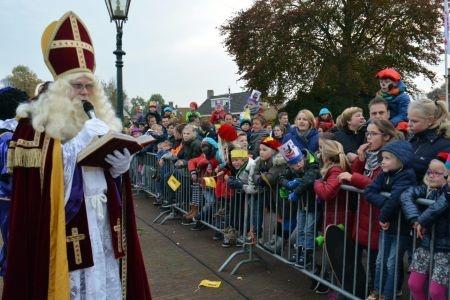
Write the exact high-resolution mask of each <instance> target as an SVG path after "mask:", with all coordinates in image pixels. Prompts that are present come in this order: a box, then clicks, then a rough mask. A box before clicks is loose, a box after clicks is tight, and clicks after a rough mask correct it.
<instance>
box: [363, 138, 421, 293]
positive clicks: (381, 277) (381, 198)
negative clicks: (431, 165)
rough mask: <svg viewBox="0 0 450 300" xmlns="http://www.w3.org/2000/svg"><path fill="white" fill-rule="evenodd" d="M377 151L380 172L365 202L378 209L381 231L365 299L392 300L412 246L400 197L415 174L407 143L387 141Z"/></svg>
mask: <svg viewBox="0 0 450 300" xmlns="http://www.w3.org/2000/svg"><path fill="white" fill-rule="evenodd" d="M380 152H381V156H382V160H381V170H382V172H381V173H380V174H379V175H378V176H377V178H376V179H375V180H374V181H373V182H372V183H371V184H370V185H368V186H367V187H366V189H365V191H364V197H365V198H366V200H367V201H368V202H369V203H371V204H372V205H374V206H375V207H377V208H378V209H380V216H379V218H378V221H379V225H380V227H381V229H382V230H381V233H380V236H379V240H378V249H379V250H378V255H377V260H376V263H375V278H374V287H373V291H372V293H371V295H370V296H369V298H368V299H386V300H391V299H395V296H396V295H395V292H396V290H401V286H402V284H403V259H402V258H403V255H404V254H405V252H406V250H407V249H408V247H410V244H411V241H410V240H411V239H410V236H409V232H410V228H409V225H408V223H407V222H406V220H405V218H404V217H403V216H402V214H401V204H400V195H401V194H402V193H403V192H404V191H405V190H406V189H408V188H409V187H410V186H413V185H415V184H416V174H415V173H414V170H413V169H412V168H411V166H410V165H411V161H412V159H413V157H414V152H413V149H412V146H411V144H410V143H409V142H407V141H401V140H400V141H393V142H390V143H388V144H386V145H385V146H383V148H381V150H380ZM385 193H389V194H387V195H386V194H385ZM396 274H397V277H396ZM395 283H397V285H396V286H395Z"/></svg>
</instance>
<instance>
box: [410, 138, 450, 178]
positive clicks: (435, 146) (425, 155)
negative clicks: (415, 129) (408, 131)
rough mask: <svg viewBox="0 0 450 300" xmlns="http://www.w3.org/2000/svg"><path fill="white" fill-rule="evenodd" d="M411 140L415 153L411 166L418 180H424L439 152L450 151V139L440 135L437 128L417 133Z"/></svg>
mask: <svg viewBox="0 0 450 300" xmlns="http://www.w3.org/2000/svg"><path fill="white" fill-rule="evenodd" d="M409 142H410V143H411V146H412V147H413V150H414V154H415V155H414V159H413V161H412V163H411V166H412V168H413V169H414V171H415V172H416V177H417V182H421V181H422V179H423V177H424V176H425V172H426V170H427V169H428V164H429V163H430V161H431V160H432V159H433V158H435V157H436V156H437V154H438V153H439V152H441V151H446V152H450V139H446V138H445V137H443V136H442V135H439V134H438V133H437V131H436V129H428V130H425V131H423V132H420V133H418V134H415V135H414V136H412V137H411V138H410V140H409Z"/></svg>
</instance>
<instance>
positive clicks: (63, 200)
mask: <svg viewBox="0 0 450 300" xmlns="http://www.w3.org/2000/svg"><path fill="white" fill-rule="evenodd" d="M42 48H43V54H44V59H45V62H46V65H47V66H48V67H49V70H50V72H51V73H52V75H53V77H54V79H55V81H54V82H53V83H52V84H50V86H49V88H48V90H47V92H45V93H43V94H41V95H40V96H39V97H38V98H37V99H36V100H35V101H33V102H30V103H26V104H22V105H21V106H19V108H18V110H17V112H18V118H20V120H19V124H18V126H17V129H16V131H15V133H14V135H13V137H12V140H11V142H10V148H9V150H8V151H9V152H8V168H9V169H10V170H12V182H13V186H12V197H11V203H12V205H11V214H10V219H11V220H10V223H9V224H10V228H9V230H10V231H9V239H10V241H9V247H8V252H9V253H10V254H11V255H9V256H8V267H7V270H6V276H5V281H4V289H3V299H69V297H70V298H72V299H121V298H122V295H125V296H126V297H127V298H128V299H150V298H151V296H150V289H149V286H148V280H147V276H146V272H145V267H144V264H143V258H142V253H141V249H140V245H139V239H138V236H137V232H136V222H135V215H134V205H133V199H132V197H131V189H130V181H129V177H128V173H127V171H128V168H129V166H130V160H131V157H130V153H129V152H128V150H127V149H118V150H115V151H114V154H110V155H107V156H106V157H105V161H106V162H107V163H108V164H109V165H110V166H111V167H110V168H100V167H87V166H81V165H78V164H77V155H78V153H79V152H80V151H81V150H82V149H83V148H85V147H86V146H88V145H89V144H90V143H91V142H92V141H94V140H95V139H97V137H98V136H99V135H104V134H106V133H107V132H109V131H111V130H112V131H121V130H122V125H121V122H120V120H119V119H117V118H116V116H115V113H114V111H113V109H112V106H111V103H110V102H109V100H108V99H107V98H106V96H105V94H104V92H103V91H102V86H101V84H100V83H99V81H98V80H97V79H96V78H95V77H94V70H95V56H94V49H93V46H92V41H91V38H90V36H89V33H88V30H87V28H86V27H85V25H84V23H83V22H82V21H81V20H80V19H79V17H78V16H77V15H75V14H74V13H73V12H68V13H66V14H65V15H64V16H63V17H62V18H61V19H60V20H59V21H57V22H53V23H51V24H50V25H49V26H48V27H47V29H46V30H45V32H44V34H43V36H42ZM84 101H87V102H90V103H91V104H92V106H93V107H94V109H95V116H94V115H91V116H90V119H89V118H88V116H87V115H86V113H85V111H84V109H83V102H84ZM119 150H120V151H119ZM17 183H18V184H17ZM24 187H26V188H24Z"/></svg>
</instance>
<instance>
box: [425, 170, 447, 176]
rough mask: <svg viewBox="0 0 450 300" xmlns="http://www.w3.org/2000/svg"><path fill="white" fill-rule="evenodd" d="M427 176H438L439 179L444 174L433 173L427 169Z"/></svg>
mask: <svg viewBox="0 0 450 300" xmlns="http://www.w3.org/2000/svg"><path fill="white" fill-rule="evenodd" d="M427 175H428V176H431V175H433V176H439V177H440V176H444V175H445V173H442V172H437V171H433V170H430V169H428V170H427Z"/></svg>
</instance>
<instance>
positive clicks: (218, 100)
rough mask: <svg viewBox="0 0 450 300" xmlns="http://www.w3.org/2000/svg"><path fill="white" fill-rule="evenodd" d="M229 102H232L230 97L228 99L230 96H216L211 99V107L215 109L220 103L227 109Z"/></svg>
mask: <svg viewBox="0 0 450 300" xmlns="http://www.w3.org/2000/svg"><path fill="white" fill-rule="evenodd" d="M229 102H230V99H228V97H223V98H214V99H211V108H212V109H214V108H216V106H218V105H220V106H222V107H223V108H224V109H227V108H228V105H229Z"/></svg>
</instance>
